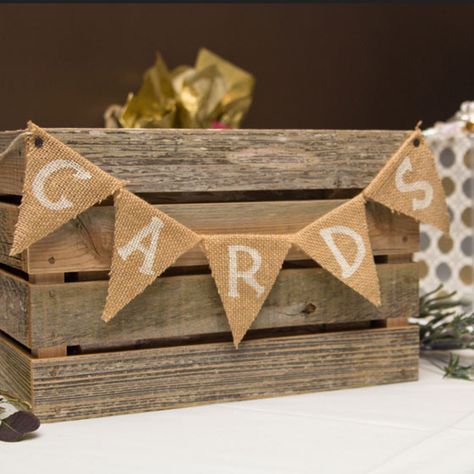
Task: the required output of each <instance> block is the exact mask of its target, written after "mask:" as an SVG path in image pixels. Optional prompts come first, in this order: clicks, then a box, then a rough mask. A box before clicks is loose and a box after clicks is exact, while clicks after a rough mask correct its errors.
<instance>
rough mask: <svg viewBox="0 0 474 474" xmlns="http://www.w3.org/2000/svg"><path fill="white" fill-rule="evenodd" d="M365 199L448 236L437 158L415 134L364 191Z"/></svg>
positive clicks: (421, 138)
mask: <svg viewBox="0 0 474 474" xmlns="http://www.w3.org/2000/svg"><path fill="white" fill-rule="evenodd" d="M364 195H365V196H366V198H369V199H372V200H373V201H377V202H379V203H381V204H383V205H384V206H387V207H388V208H390V209H392V210H393V211H397V212H401V213H402V214H405V215H407V216H410V217H413V218H414V219H416V220H417V221H420V222H424V223H425V224H431V225H433V226H435V227H437V228H438V229H439V230H441V231H442V232H443V233H444V234H446V235H448V234H449V214H448V208H447V206H446V201H445V196H444V190H443V187H442V185H441V182H440V180H439V177H438V173H437V172H436V165H435V159H434V156H433V154H432V153H431V150H430V149H429V147H428V145H426V143H425V141H424V139H423V136H422V134H421V132H420V131H419V130H416V131H414V132H413V133H412V134H411V135H410V137H409V138H408V139H407V140H406V141H405V143H404V144H403V145H402V146H401V147H400V149H399V150H398V151H397V152H396V153H395V154H394V155H393V156H392V157H391V158H390V160H389V161H388V162H387V164H386V165H385V166H384V167H383V168H382V170H381V171H380V172H379V174H378V175H377V176H376V177H375V178H374V180H373V181H372V182H371V183H370V184H369V185H368V186H367V188H366V189H365V191H364Z"/></svg>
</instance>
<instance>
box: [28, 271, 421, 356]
mask: <svg viewBox="0 0 474 474" xmlns="http://www.w3.org/2000/svg"><path fill="white" fill-rule="evenodd" d="M378 272H379V279H380V282H381V288H382V302H383V305H382V307H381V308H376V307H375V306H373V305H372V304H370V303H369V302H368V301H367V300H365V299H364V298H363V297H361V296H360V295H359V294H358V293H356V292H354V291H353V290H352V289H350V288H349V287H347V286H346V285H344V284H343V283H341V282H340V281H339V280H337V279H336V278H334V277H333V276H332V275H330V274H329V273H328V272H326V271H325V270H322V269H320V268H306V269H291V270H283V271H282V272H280V275H279V277H278V278H277V281H276V283H275V285H274V287H273V289H272V290H271V292H270V295H269V296H268V298H267V300H266V301H265V303H264V306H263V308H262V310H261V312H260V314H259V316H258V317H257V319H256V320H255V322H254V324H253V325H252V328H253V329H262V328H278V327H292V326H304V325H309V324H327V323H336V322H354V321H368V320H376V319H386V318H392V317H399V316H413V315H414V314H416V311H417V304H418V271H417V266H416V264H400V265H379V266H378ZM29 288H30V301H31V303H30V305H31V306H30V307H31V318H30V319H31V345H30V347H32V348H37V347H48V346H55V345H60V344H66V345H68V346H71V345H83V344H91V345H96V346H102V347H107V346H108V345H120V343H124V342H126V343H128V342H130V341H137V340H149V339H166V338H186V337H188V336H193V335H202V334H213V333H222V332H228V331H229V326H228V323H227V319H226V317H225V314H224V310H223V307H222V303H221V301H220V299H219V295H218V293H217V290H216V287H215V283H214V280H213V279H212V277H211V276H210V275H187V276H176V277H163V278H159V279H158V280H157V281H156V282H155V283H154V284H153V285H151V286H150V287H149V288H147V289H146V290H145V292H144V293H142V294H141V295H140V296H138V297H137V298H135V299H134V300H133V301H132V302H130V303H129V304H128V305H127V306H126V307H125V308H124V309H123V310H122V311H121V312H120V313H119V314H118V315H117V316H116V317H115V318H114V319H113V320H112V321H110V322H109V323H104V322H103V321H102V320H101V319H100V318H101V313H102V309H103V307H104V304H105V297H106V293H107V282H105V281H97V282H80V283H66V284H62V285H61V284H58V285H30V287H29ZM311 305H312V306H311ZM313 306H314V308H312V307H313ZM308 307H309V308H312V310H311V311H308Z"/></svg>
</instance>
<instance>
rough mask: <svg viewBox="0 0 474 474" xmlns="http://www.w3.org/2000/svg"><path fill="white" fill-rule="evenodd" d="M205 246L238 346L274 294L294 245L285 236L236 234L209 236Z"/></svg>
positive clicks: (205, 240)
mask: <svg viewBox="0 0 474 474" xmlns="http://www.w3.org/2000/svg"><path fill="white" fill-rule="evenodd" d="M204 246H205V250H206V254H207V257H208V260H209V266H210V267H211V271H212V276H213V277H214V280H215V282H216V286H217V290H218V292H219V295H220V297H221V300H222V303H223V305H224V310H225V313H226V315H227V320H228V321H229V326H230V329H231V331H232V336H233V339H234V345H235V347H238V345H239V343H240V341H241V340H242V338H243V337H244V335H245V333H246V332H247V330H248V329H249V327H250V326H251V324H252V323H253V321H254V320H255V318H256V317H257V315H258V313H259V311H260V309H261V308H262V305H263V303H264V301H265V299H266V298H267V296H268V294H269V293H270V290H271V289H272V286H273V284H274V283H275V280H276V278H277V276H278V273H279V272H280V269H281V266H282V264H283V261H284V260H285V257H286V254H287V253H288V250H289V248H290V246H291V242H290V241H289V240H288V238H287V237H286V236H283V235H282V236H278V235H248V234H241V235H239V234H237V235H235V234H234V235H215V236H206V237H204Z"/></svg>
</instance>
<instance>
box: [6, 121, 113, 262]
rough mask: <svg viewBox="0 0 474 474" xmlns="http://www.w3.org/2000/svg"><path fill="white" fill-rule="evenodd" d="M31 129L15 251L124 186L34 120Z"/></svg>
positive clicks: (14, 242)
mask: <svg viewBox="0 0 474 474" xmlns="http://www.w3.org/2000/svg"><path fill="white" fill-rule="evenodd" d="M28 130H29V135H28V137H27V138H26V167H25V181H24V184H23V197H22V201H21V206H20V213H19V216H18V222H17V224H16V227H15V234H14V237H13V245H12V248H11V251H10V255H16V254H18V253H20V252H22V251H23V250H25V249H26V248H28V247H29V246H30V245H31V244H33V243H34V242H36V241H38V240H40V239H42V238H43V237H46V236H47V235H48V234H50V233H51V232H53V231H54V230H56V229H58V228H59V227H61V226H62V225H63V224H65V223H66V222H68V221H69V220H71V219H72V218H74V217H76V216H77V215H78V214H80V213H81V212H83V211H85V210H86V209H88V208H89V207H91V206H93V205H94V204H96V203H98V202H100V201H102V200H103V199H105V198H106V197H107V196H110V195H112V194H113V193H114V192H115V191H116V190H117V189H119V188H120V187H121V186H122V182H121V181H119V180H117V179H116V178H114V177H113V176H111V175H109V174H108V173H106V172H105V171H102V170H101V169H100V168H98V167H97V166H95V165H93V164H92V163H91V162H89V161H88V160H86V159H85V158H83V157H82V156H81V155H79V153H77V152H75V151H74V150H72V149H71V148H70V147H68V146H67V145H64V144H63V143H61V142H60V141H59V140H57V139H56V138H54V137H52V136H51V135H49V134H48V133H47V132H45V131H44V130H42V129H41V128H39V127H37V126H36V125H34V124H32V123H31V122H30V123H29V124H28Z"/></svg>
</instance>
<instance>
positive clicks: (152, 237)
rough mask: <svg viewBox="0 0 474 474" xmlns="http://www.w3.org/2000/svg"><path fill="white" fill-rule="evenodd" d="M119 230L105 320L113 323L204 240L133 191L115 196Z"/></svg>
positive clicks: (103, 316)
mask: <svg viewBox="0 0 474 474" xmlns="http://www.w3.org/2000/svg"><path fill="white" fill-rule="evenodd" d="M114 201H115V231H114V246H113V255H112V265H111V270H110V280H109V288H108V293H107V301H106V304H105V308H104V312H103V315H102V319H103V320H104V321H109V320H110V319H112V318H113V317H114V316H115V315H116V314H117V313H118V312H119V311H120V310H121V309H122V308H123V307H124V306H125V305H126V304H127V303H129V302H130V301H131V300H132V299H134V298H135V297H136V296H137V295H139V294H140V293H142V291H143V290H145V288H146V287H147V286H149V285H150V284H151V283H153V281H154V280H155V279H156V278H157V277H158V276H159V275H160V274H161V273H163V272H164V271H165V270H166V269H167V268H168V267H170V266H171V265H172V264H173V263H174V262H175V261H176V260H177V259H178V257H180V256H181V255H182V254H183V253H185V252H187V251H188V250H190V249H191V248H192V247H194V246H195V245H196V244H197V243H198V242H199V241H200V240H201V237H200V236H199V235H197V234H195V233H194V232H193V231H191V230H190V229H188V228H187V227H185V226H184V225H182V224H180V223H179V222H177V221H176V220H175V219H173V218H172V217H170V216H168V215H167V214H165V213H163V212H161V211H160V210H159V209H158V208H156V207H153V206H152V205H150V204H148V203H147V202H146V201H143V199H140V198H139V197H137V196H135V195H134V194H132V193H131V192H129V191H127V190H125V189H121V190H120V191H119V192H118V193H117V194H116V195H115V199H114Z"/></svg>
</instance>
